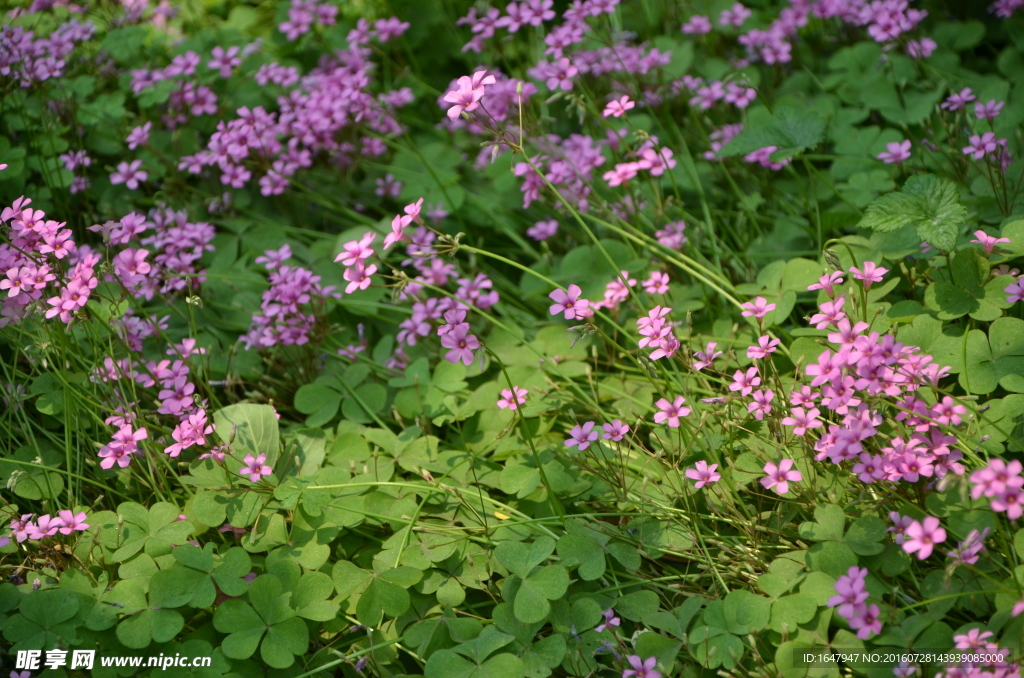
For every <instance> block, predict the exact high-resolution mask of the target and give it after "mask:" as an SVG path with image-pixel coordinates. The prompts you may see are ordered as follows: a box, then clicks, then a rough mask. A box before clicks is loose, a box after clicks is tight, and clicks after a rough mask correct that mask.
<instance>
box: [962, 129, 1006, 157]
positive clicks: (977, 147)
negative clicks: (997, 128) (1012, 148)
mask: <svg viewBox="0 0 1024 678" xmlns="http://www.w3.org/2000/svg"><path fill="white" fill-rule="evenodd" d="M970 142H971V143H970V144H969V145H967V146H964V149H963V150H964V155H969V156H971V157H973V158H974V159H975V160H981V159H982V158H984V157H985V156H986V155H988V154H990V153H995V152H996V150H998V149H999V146H1000V145H1002V144H1005V143H1006V140H1005V139H996V135H995V133H994V132H985V133H984V134H972V135H971V138H970Z"/></svg>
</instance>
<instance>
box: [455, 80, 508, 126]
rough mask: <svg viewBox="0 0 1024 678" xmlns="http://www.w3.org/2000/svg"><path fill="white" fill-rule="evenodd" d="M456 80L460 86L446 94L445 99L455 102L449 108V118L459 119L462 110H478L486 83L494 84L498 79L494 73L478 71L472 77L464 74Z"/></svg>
mask: <svg viewBox="0 0 1024 678" xmlns="http://www.w3.org/2000/svg"><path fill="white" fill-rule="evenodd" d="M456 82H457V83H458V85H459V88H458V89H457V90H452V91H451V92H448V93H447V94H445V95H444V101H447V102H448V103H450V104H455V105H454V106H452V107H451V108H449V109H448V118H449V119H451V120H455V119H457V118H458V117H459V114H461V113H462V111H466V112H467V113H468V112H469V111H474V110H476V109H477V107H478V106H479V105H480V99H482V98H483V96H484V85H493V84H495V83H496V82H497V80H496V79H495V78H494V76H493V75H487V71H477V72H476V73H474V74H473V77H472V78H470V77H469V76H467V75H464V76H462V77H461V78H459V79H458V80H457V81H456Z"/></svg>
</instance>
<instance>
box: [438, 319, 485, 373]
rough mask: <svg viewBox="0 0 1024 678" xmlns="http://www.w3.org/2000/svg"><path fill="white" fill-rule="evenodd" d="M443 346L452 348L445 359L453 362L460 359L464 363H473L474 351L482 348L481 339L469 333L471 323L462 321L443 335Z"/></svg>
mask: <svg viewBox="0 0 1024 678" xmlns="http://www.w3.org/2000/svg"><path fill="white" fill-rule="evenodd" d="M441 346H442V347H444V348H447V349H450V350H449V351H448V353H446V354H445V356H444V359H445V360H447V361H448V362H450V363H452V364H456V363H458V362H459V361H460V360H461V361H462V364H463V365H467V366H468V365H472V364H473V358H474V357H475V356H474V354H473V351H475V350H476V349H478V348H480V340H479V339H477V338H476V336H475V335H473V334H470V333H469V324H468V323H460V324H458V325H456V326H455V328H454V329H452V330H451V331H449V332H446V333H445V334H444V335H443V336H442V337H441Z"/></svg>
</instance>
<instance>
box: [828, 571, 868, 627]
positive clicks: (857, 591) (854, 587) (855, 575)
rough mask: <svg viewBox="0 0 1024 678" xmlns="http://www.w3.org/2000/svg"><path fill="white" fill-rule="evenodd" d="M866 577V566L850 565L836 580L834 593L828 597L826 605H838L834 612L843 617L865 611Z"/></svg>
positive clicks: (850, 617) (866, 597) (851, 616)
mask: <svg viewBox="0 0 1024 678" xmlns="http://www.w3.org/2000/svg"><path fill="white" fill-rule="evenodd" d="M867 577H868V570H867V568H866V567H865V568H861V567H857V566H854V567H851V568H850V569H849V570H848V571H847V573H846V574H844V575H842V576H841V577H839V579H837V580H836V583H835V592H836V595H834V596H832V597H831V598H829V599H828V603H827V604H828V606H829V607H838V608H839V609H838V610H836V612H838V613H839V616H841V617H843V618H845V619H852V618H853V617H859V616H861V615H862V614H863V613H864V612H866V611H867V605H866V604H865V601H867V599H868V590H867Z"/></svg>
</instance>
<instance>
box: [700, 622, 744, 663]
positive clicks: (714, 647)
mask: <svg viewBox="0 0 1024 678" xmlns="http://www.w3.org/2000/svg"><path fill="white" fill-rule="evenodd" d="M688 645H689V649H690V654H691V655H693V658H694V659H696V660H697V661H698V662H699V663H700V665H701V666H703V667H704V668H708V669H715V668H718V667H720V666H721V667H724V668H726V669H731V668H734V667H735V666H736V664H737V662H739V660H740V658H741V657H743V652H744V646H743V641H742V640H740V639H739V638H738V637H736V636H734V635H733V634H731V633H729V632H728V631H725V630H724V629H719V628H714V627H711V626H698V627H697V628H695V629H694V630H693V633H691V634H690V637H689V640H688Z"/></svg>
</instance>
